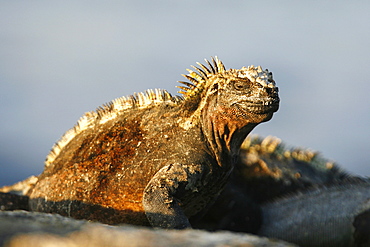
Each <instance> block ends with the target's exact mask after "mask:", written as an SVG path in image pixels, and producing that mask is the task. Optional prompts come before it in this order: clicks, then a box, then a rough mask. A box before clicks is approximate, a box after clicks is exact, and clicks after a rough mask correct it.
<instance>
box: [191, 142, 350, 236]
mask: <svg viewBox="0 0 370 247" xmlns="http://www.w3.org/2000/svg"><path fill="white" fill-rule="evenodd" d="M349 178H351V179H354V176H353V175H351V174H349V173H348V172H346V171H344V170H343V169H341V168H340V167H339V166H338V165H337V164H336V163H335V162H334V161H332V160H328V159H326V158H324V157H323V156H322V155H321V154H320V153H318V152H316V151H313V150H310V149H305V148H298V147H288V146H287V145H286V144H284V143H282V141H281V139H279V138H277V137H272V136H268V137H265V138H262V137H260V136H256V135H252V136H248V137H247V138H246V140H245V141H244V142H243V144H242V146H241V151H240V157H239V161H238V162H237V164H236V166H235V168H234V170H233V173H232V175H231V178H230V179H229V181H228V183H227V185H226V187H225V189H224V190H223V192H222V193H221V194H220V196H219V197H218V198H217V200H216V201H215V203H214V204H213V205H212V206H211V207H210V208H209V210H208V211H207V213H206V214H205V215H204V217H203V218H202V219H200V220H199V221H198V222H196V224H194V227H197V228H201V229H208V230H230V231H239V232H247V233H257V231H258V229H259V227H260V226H261V224H262V212H261V208H260V206H261V205H262V204H264V203H266V202H269V201H272V200H274V199H277V198H281V197H283V196H288V195H291V194H293V193H297V192H304V191H306V190H308V189H310V188H315V187H322V186H330V185H331V184H336V183H338V182H342V181H346V180H348V179H349Z"/></svg>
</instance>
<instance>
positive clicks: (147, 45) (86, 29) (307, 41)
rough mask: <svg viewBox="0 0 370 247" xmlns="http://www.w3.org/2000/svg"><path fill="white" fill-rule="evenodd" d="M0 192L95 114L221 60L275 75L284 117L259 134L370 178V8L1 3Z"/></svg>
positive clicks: (349, 4) (345, 4) (347, 4)
mask: <svg viewBox="0 0 370 247" xmlns="http://www.w3.org/2000/svg"><path fill="white" fill-rule="evenodd" d="M0 6H1V7H0V116H1V117H0V169H1V172H0V186H1V185H6V184H12V183H14V182H17V181H20V180H22V179H24V178H26V177H28V176H30V175H37V174H40V173H41V172H42V170H43V166H44V164H43V163H44V160H45V157H46V155H47V154H48V152H49V151H50V149H51V147H52V146H53V144H54V143H55V142H56V141H57V140H58V139H59V138H60V137H61V136H62V135H63V133H64V132H65V131H66V130H68V129H70V128H71V127H72V126H73V125H74V124H75V123H76V122H77V120H78V119H79V118H80V116H82V115H83V113H85V112H87V111H91V110H94V109H96V108H97V107H98V106H100V105H102V104H104V103H106V102H109V101H111V100H113V99H115V98H118V97H121V96H127V95H130V94H133V93H134V92H142V91H145V90H146V89H149V88H161V89H167V90H168V91H169V92H171V93H173V94H177V91H178V90H177V89H176V87H175V86H176V85H179V84H178V82H177V81H178V80H183V79H182V76H181V74H185V73H187V72H186V69H187V68H190V65H195V63H196V62H202V61H204V59H205V58H206V59H210V58H211V56H218V57H219V58H220V59H221V60H222V61H223V62H224V64H225V66H226V67H227V68H234V69H239V68H241V67H243V66H249V65H252V64H253V65H255V66H257V65H261V66H262V67H263V68H264V69H265V68H267V69H269V70H270V71H272V72H273V74H274V79H275V81H276V83H277V85H278V86H279V89H280V98H281V105H280V110H279V111H278V112H277V113H276V114H275V115H274V117H273V119H272V120H271V121H269V122H267V123H264V124H261V125H259V126H258V127H257V128H255V129H254V130H253V132H252V133H254V134H259V135H262V136H268V135H272V136H277V137H279V138H280V139H282V140H283V141H284V142H285V143H286V144H287V145H288V146H299V147H304V148H310V149H312V150H316V151H319V152H320V153H321V154H322V155H323V156H324V157H326V158H328V159H330V160H333V161H336V162H337V163H338V164H339V165H341V166H342V167H343V168H344V169H346V170H347V171H349V172H351V173H353V174H358V175H363V176H369V175H370V158H369V153H370V152H369V151H370V147H369V146H370V145H369V144H370V124H369V123H370V101H369V94H370V69H369V68H370V45H369V44H370V32H369V30H370V20H369V17H368V13H369V11H370V2H368V1H367V2H366V1H272V0H271V1H236V0H228V1H217V0H212V1H208V0H204V1H194V0H189V1H164V0H158V1H109V0H108V1H70V0H65V1H37V0H35V1H1V2H0Z"/></svg>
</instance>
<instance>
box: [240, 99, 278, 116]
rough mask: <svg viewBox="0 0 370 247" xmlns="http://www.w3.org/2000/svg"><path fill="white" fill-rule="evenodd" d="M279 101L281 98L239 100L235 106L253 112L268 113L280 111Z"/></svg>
mask: <svg viewBox="0 0 370 247" xmlns="http://www.w3.org/2000/svg"><path fill="white" fill-rule="evenodd" d="M279 102H280V99H279V98H275V99H258V100H245V101H240V102H237V103H235V104H234V105H233V106H235V107H236V108H238V109H239V110H240V111H246V112H249V113H253V114H266V113H273V112H276V111H278V109H279Z"/></svg>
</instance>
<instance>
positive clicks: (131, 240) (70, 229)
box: [0, 211, 295, 247]
mask: <svg viewBox="0 0 370 247" xmlns="http://www.w3.org/2000/svg"><path fill="white" fill-rule="evenodd" d="M0 244H1V246H7V247H21V246H27V247H33V246H42V247H47V246H53V247H56V246H63V247H77V246H92V247H94V246H113V247H114V246H129V247H130V246H176V247H177V246H243V247H254V246H256V247H257V246H258V247H262V246H264V247H267V246H276V247H280V246H281V247H284V246H295V245H293V244H288V243H285V242H282V241H277V240H270V239H267V238H261V237H257V236H254V235H250V234H239V233H231V232H213V233H211V232H206V231H202V230H190V229H189V230H161V229H151V228H145V227H137V226H131V225H121V226H108V225H105V224H100V223H92V222H88V221H84V220H75V219H71V218H67V217H63V216H60V215H57V214H46V213H36V212H26V211H12V212H9V211H0Z"/></svg>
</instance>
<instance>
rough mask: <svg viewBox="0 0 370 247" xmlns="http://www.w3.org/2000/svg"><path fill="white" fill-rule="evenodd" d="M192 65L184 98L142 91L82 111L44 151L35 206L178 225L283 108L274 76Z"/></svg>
mask: <svg viewBox="0 0 370 247" xmlns="http://www.w3.org/2000/svg"><path fill="white" fill-rule="evenodd" d="M206 63H207V65H203V64H201V63H197V65H198V67H196V66H193V68H194V70H188V72H189V74H188V75H184V76H185V77H186V78H187V79H188V80H189V81H190V82H181V83H182V84H183V85H184V86H179V88H180V89H181V90H183V91H181V92H182V94H183V97H179V96H172V95H171V94H170V93H168V92H167V91H165V90H155V91H153V90H148V91H147V92H146V93H137V94H135V95H133V96H130V97H128V98H126V97H122V98H118V99H115V100H113V101H112V102H110V103H108V104H106V105H103V106H102V107H100V108H98V109H97V110H96V111H93V112H88V113H86V114H85V115H84V116H83V117H82V118H81V119H80V120H79V121H78V123H77V125H76V126H75V127H74V128H72V129H70V130H69V131H67V132H66V133H65V134H64V136H63V137H62V138H61V139H60V140H59V142H57V143H56V144H55V145H54V147H53V148H52V150H51V152H50V154H49V155H48V156H47V159H46V163H45V169H44V171H43V173H42V174H41V175H39V176H38V181H37V182H36V183H35V184H34V186H33V188H31V190H30V191H29V192H28V193H27V195H28V196H29V198H30V201H29V205H30V209H31V210H33V211H41V212H53V213H59V214H61V215H66V216H70V217H74V218H77V219H81V218H82V219H88V220H97V221H100V222H103V223H108V224H119V223H131V224H139V225H149V223H150V225H152V226H154V227H162V228H175V229H182V228H188V227H191V225H190V223H189V219H190V218H191V217H192V216H194V215H195V214H197V213H199V212H200V211H201V210H203V209H204V208H205V207H206V206H207V205H208V204H209V203H211V202H212V201H213V200H214V198H215V197H217V196H218V195H219V193H220V192H221V190H222V189H223V187H224V185H225V183H226V181H227V179H228V177H229V175H230V174H231V172H232V169H233V167H234V165H235V163H236V161H237V157H238V154H239V150H240V145H241V144H242V142H243V141H244V139H245V137H246V136H247V135H248V134H249V132H250V131H251V130H252V129H253V128H254V127H255V126H256V125H258V124H260V123H262V122H266V121H268V120H270V119H271V118H272V115H273V113H274V112H276V111H277V110H278V108H279V101H280V100H279V96H278V88H277V87H276V85H275V81H274V80H273V77H272V73H271V72H269V71H268V70H263V69H262V68H261V67H254V66H253V65H252V66H249V67H242V68H241V69H229V70H226V69H225V66H224V64H223V63H222V62H221V61H220V60H219V59H218V58H217V57H216V58H212V61H211V62H209V61H207V60H206Z"/></svg>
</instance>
